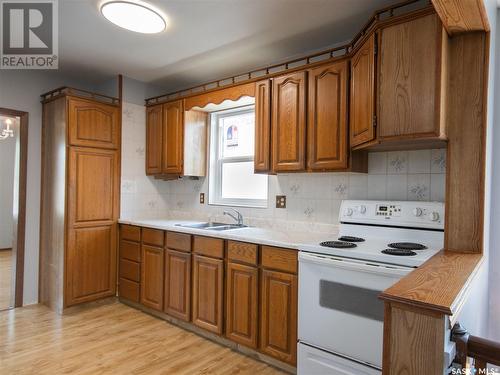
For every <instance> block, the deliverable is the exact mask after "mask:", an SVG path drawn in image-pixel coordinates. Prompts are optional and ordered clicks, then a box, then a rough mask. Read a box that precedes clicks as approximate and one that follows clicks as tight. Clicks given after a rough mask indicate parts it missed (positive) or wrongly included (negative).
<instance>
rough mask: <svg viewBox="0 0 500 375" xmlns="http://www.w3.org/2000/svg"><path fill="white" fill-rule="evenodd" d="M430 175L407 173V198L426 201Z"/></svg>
mask: <svg viewBox="0 0 500 375" xmlns="http://www.w3.org/2000/svg"><path fill="white" fill-rule="evenodd" d="M430 185H431V176H430V174H428V173H421V174H409V175H408V200H412V201H428V200H429V198H430V190H431V189H430Z"/></svg>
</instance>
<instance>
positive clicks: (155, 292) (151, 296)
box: [141, 245, 164, 310]
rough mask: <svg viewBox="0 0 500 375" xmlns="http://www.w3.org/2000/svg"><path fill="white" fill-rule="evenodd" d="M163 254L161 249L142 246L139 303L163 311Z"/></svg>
mask: <svg viewBox="0 0 500 375" xmlns="http://www.w3.org/2000/svg"><path fill="white" fill-rule="evenodd" d="M163 252H164V250H163V249H162V248H161V247H153V246H148V245H142V256H141V258H142V264H141V303H142V304H143V305H144V306H147V307H150V308H152V309H155V310H162V309H163V269H164V264H163Z"/></svg>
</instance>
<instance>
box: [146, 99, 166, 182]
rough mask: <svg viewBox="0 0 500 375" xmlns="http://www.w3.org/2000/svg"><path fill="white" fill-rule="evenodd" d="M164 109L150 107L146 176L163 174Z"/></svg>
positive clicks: (147, 131) (147, 129)
mask: <svg viewBox="0 0 500 375" xmlns="http://www.w3.org/2000/svg"><path fill="white" fill-rule="evenodd" d="M162 120H163V107H162V106H161V105H157V106H154V107H150V108H148V110H147V114H146V174H147V175H154V174H161V153H162V144H163V143H162V139H163V133H162V132H163V129H162Z"/></svg>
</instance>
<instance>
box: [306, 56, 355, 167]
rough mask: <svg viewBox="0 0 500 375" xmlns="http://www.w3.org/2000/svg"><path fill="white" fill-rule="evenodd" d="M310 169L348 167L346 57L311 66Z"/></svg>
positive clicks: (309, 77)
mask: <svg viewBox="0 0 500 375" xmlns="http://www.w3.org/2000/svg"><path fill="white" fill-rule="evenodd" d="M308 72H309V75H308V81H309V97H308V99H309V100H308V114H309V117H308V123H307V130H308V131H307V139H308V147H307V148H308V169H311V170H319V171H327V170H335V169H345V168H347V161H348V157H347V153H348V151H347V127H348V124H347V61H341V62H336V63H333V64H329V65H324V66H320V67H318V68H315V69H310V70H309V71H308Z"/></svg>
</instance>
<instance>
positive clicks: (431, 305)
mask: <svg viewBox="0 0 500 375" xmlns="http://www.w3.org/2000/svg"><path fill="white" fill-rule="evenodd" d="M483 261H484V257H483V255H482V254H477V253H468V252H456V251H448V250H441V251H440V252H438V253H437V254H435V255H434V256H433V257H432V258H430V259H429V260H427V261H426V262H425V263H424V264H422V266H420V267H419V268H417V269H416V270H415V271H413V272H411V273H410V274H408V275H407V276H405V277H404V278H402V279H401V280H399V281H398V282H397V283H396V284H394V285H393V286H391V287H390V288H388V289H386V290H385V291H383V292H382V293H381V294H380V295H379V297H380V298H381V299H382V300H385V301H388V302H398V303H402V304H406V305H410V306H413V307H417V308H421V309H424V310H428V311H432V312H437V313H440V314H445V315H450V316H453V315H455V314H456V313H457V312H458V311H459V310H460V308H461V306H462V305H463V302H464V298H465V296H466V295H467V293H468V291H469V289H470V285H471V283H472V281H473V280H474V277H475V276H476V274H477V272H478V270H479V268H480V267H481V265H482V263H483Z"/></svg>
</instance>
